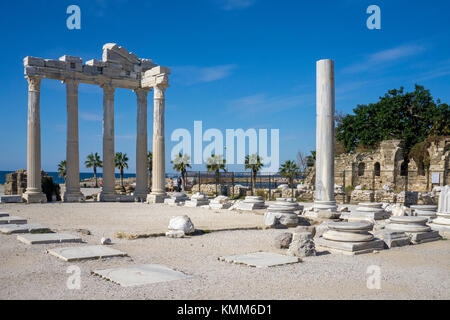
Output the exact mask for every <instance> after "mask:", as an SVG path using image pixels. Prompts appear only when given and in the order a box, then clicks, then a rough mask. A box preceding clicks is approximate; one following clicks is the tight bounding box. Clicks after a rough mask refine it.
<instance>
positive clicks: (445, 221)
mask: <svg viewBox="0 0 450 320" xmlns="http://www.w3.org/2000/svg"><path fill="white" fill-rule="evenodd" d="M430 227H431V229H432V230H435V231H438V232H439V234H440V235H442V236H445V237H449V236H450V186H445V187H444V188H443V189H442V191H441V194H440V196H439V207H438V212H437V218H436V219H434V220H433V222H432V223H430Z"/></svg>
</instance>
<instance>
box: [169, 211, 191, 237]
mask: <svg viewBox="0 0 450 320" xmlns="http://www.w3.org/2000/svg"><path fill="white" fill-rule="evenodd" d="M169 231H183V232H184V234H192V233H194V232H195V227H194V224H193V223H192V221H191V219H190V218H189V217H188V216H187V215H184V216H178V217H173V218H172V219H170V221H169Z"/></svg>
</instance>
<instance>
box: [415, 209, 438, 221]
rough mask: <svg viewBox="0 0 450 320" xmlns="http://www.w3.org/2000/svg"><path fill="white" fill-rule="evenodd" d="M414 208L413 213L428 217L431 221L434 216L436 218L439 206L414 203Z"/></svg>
mask: <svg viewBox="0 0 450 320" xmlns="http://www.w3.org/2000/svg"><path fill="white" fill-rule="evenodd" d="M410 208H411V210H412V214H413V215H414V216H417V217H427V218H428V220H429V221H430V222H431V221H432V220H433V219H434V218H436V216H437V215H436V211H437V209H438V207H437V206H433V205H414V206H411V207H410Z"/></svg>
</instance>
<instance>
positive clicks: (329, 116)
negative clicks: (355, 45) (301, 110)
mask: <svg viewBox="0 0 450 320" xmlns="http://www.w3.org/2000/svg"><path fill="white" fill-rule="evenodd" d="M316 78H317V79H316V113H317V120H316V196H315V202H314V211H315V212H316V213H320V215H321V216H322V217H327V218H334V217H337V216H339V214H336V210H337V206H336V201H335V199H334V126H335V124H334V110H335V106H334V99H335V98H334V96H335V94H334V61H333V60H328V59H327V60H319V61H317V65H316Z"/></svg>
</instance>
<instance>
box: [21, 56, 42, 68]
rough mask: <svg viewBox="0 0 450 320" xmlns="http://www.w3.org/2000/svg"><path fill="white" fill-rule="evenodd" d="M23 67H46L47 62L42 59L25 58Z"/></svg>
mask: <svg viewBox="0 0 450 320" xmlns="http://www.w3.org/2000/svg"><path fill="white" fill-rule="evenodd" d="M23 65H24V66H25V67H28V66H30V67H44V66H45V60H44V59H42V58H35V57H30V56H28V57H25V59H23Z"/></svg>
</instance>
